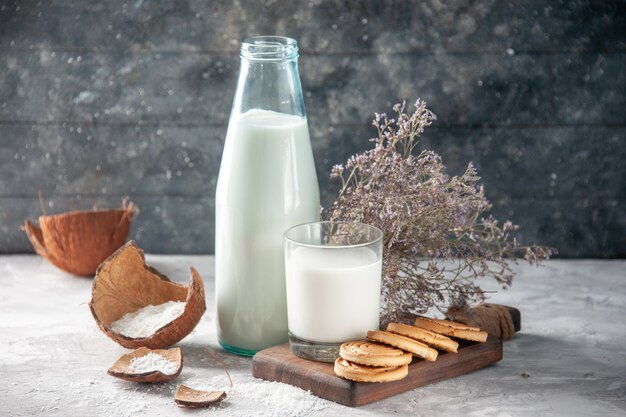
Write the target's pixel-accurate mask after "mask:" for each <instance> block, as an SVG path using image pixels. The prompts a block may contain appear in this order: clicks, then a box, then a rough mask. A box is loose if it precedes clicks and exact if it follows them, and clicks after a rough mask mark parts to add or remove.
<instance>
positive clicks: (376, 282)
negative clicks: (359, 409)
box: [285, 222, 383, 362]
mask: <svg viewBox="0 0 626 417" xmlns="http://www.w3.org/2000/svg"><path fill="white" fill-rule="evenodd" d="M382 253H383V232H382V231H381V230H380V229H378V228H376V227H373V226H370V225H367V224H363V223H344V222H314V223H305V224H301V225H298V226H294V227H292V228H290V229H289V230H287V231H286V232H285V277H286V288H287V319H288V327H289V344H290V346H291V350H292V351H293V353H294V354H296V355H298V356H300V357H303V358H306V359H312V360H317V361H323V362H333V361H334V360H335V359H337V357H338V356H339V346H340V345H341V344H342V343H343V342H346V341H349V340H359V339H363V338H365V336H366V335H367V331H368V330H378V327H379V311H380V290H381V270H382Z"/></svg>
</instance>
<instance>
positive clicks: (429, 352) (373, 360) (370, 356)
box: [334, 317, 487, 382]
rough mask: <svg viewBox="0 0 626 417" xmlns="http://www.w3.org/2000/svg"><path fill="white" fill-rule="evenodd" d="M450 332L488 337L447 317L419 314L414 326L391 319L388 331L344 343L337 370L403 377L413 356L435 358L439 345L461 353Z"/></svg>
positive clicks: (357, 376) (368, 378)
mask: <svg viewBox="0 0 626 417" xmlns="http://www.w3.org/2000/svg"><path fill="white" fill-rule="evenodd" d="M442 333H443V334H442ZM448 336H451V337H455V338H458V339H465V340H472V341H479V342H484V341H485V340H486V339H487V333H486V332H483V331H481V330H480V329H478V328H475V327H469V326H466V325H462V324H460V323H455V322H451V321H446V320H436V319H427V318H422V317H419V318H417V319H416V320H415V325H414V326H410V325H407V324H401V323H389V325H388V326H387V331H382V330H371V331H368V332H367V338H368V339H369V340H359V341H353V342H346V343H344V344H343V345H341V348H340V350H339V355H340V357H339V358H337V360H336V361H335V367H334V369H335V374H337V375H338V376H340V377H342V378H345V379H349V380H351V381H357V382H390V381H397V380H400V379H403V378H404V377H406V376H407V375H408V372H409V364H410V363H411V361H412V358H413V356H417V357H419V358H422V359H424V360H427V361H430V362H434V361H435V360H437V356H438V355H439V353H438V352H437V349H439V350H442V351H445V352H451V353H457V350H458V347H459V344H458V343H457V342H456V341H454V340H452V339H451V338H450V337H448Z"/></svg>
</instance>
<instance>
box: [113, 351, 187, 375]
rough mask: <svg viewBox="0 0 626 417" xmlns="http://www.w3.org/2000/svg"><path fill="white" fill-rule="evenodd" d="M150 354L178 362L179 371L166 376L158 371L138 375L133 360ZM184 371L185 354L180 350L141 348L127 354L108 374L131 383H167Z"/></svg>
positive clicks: (121, 357)
mask: <svg viewBox="0 0 626 417" xmlns="http://www.w3.org/2000/svg"><path fill="white" fill-rule="evenodd" d="M149 353H156V354H157V355H161V356H163V357H164V358H165V359H168V360H170V361H172V362H176V363H177V364H178V369H177V370H176V372H175V373H173V374H164V373H162V372H160V371H158V370H153V371H150V372H142V373H137V372H135V371H133V370H132V368H131V366H130V364H131V361H132V360H133V359H136V358H140V357H142V356H146V355H147V354H149ZM182 369H183V352H182V351H181V350H180V348H172V349H155V350H152V349H148V348H145V347H140V348H139V349H136V350H134V351H132V352H131V353H126V354H124V355H122V356H120V358H119V359H118V360H117V361H116V362H115V363H114V364H113V366H111V367H110V368H109V370H108V371H107V373H108V374H109V375H111V376H114V377H116V378H120V379H124V380H126V381H131V382H166V381H171V380H172V379H174V378H176V377H177V376H178V375H180V371H181V370H182Z"/></svg>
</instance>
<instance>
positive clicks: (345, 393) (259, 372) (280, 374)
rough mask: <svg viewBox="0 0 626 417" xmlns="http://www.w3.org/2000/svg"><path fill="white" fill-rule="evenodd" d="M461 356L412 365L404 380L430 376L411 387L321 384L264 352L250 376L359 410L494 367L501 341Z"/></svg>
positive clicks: (481, 345) (332, 381) (491, 340)
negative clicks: (394, 396) (414, 390)
mask: <svg viewBox="0 0 626 417" xmlns="http://www.w3.org/2000/svg"><path fill="white" fill-rule="evenodd" d="M270 349H272V348H270ZM461 352H462V353H460V355H462V357H461V356H457V354H452V353H451V354H446V355H442V356H441V357H440V359H439V362H426V361H419V362H417V363H415V364H413V365H411V366H410V368H409V376H407V378H411V376H412V375H415V374H416V373H420V372H422V373H425V374H426V375H430V376H431V377H429V378H426V379H425V380H423V381H421V382H419V383H413V384H407V382H409V381H410V379H409V381H407V379H406V378H405V379H403V380H400V381H395V382H387V383H385V384H384V385H381V384H378V383H357V382H352V381H347V380H344V379H341V378H330V380H329V379H327V378H323V377H322V378H323V379H324V380H323V381H321V380H316V379H315V378H303V377H302V375H300V374H299V373H298V372H297V369H296V368H293V369H290V368H289V367H288V366H286V364H285V363H284V362H283V361H282V360H281V359H280V358H278V357H274V356H271V355H270V354H268V353H267V352H266V351H261V352H258V353H257V354H256V355H255V356H254V358H253V360H252V376H253V377H255V378H260V379H264V380H267V381H276V382H282V383H286V384H289V385H294V386H296V387H298V388H301V389H303V390H305V391H310V392H311V393H312V394H313V395H315V396H318V397H320V398H324V399H326V400H329V401H334V402H336V403H339V404H342V405H345V406H348V407H360V406H363V405H366V404H370V403H373V402H376V401H380V400H383V399H385V398H389V397H390V396H393V395H397V394H401V393H403V392H406V391H410V390H413V389H416V388H420V387H423V386H426V385H430V384H434V383H437V382H440V381H442V380H446V379H450V378H454V377H457V376H460V375H464V374H467V373H469V372H472V371H475V370H478V369H481V368H484V367H486V366H489V365H491V364H493V363H496V362H498V361H500V360H501V359H502V357H503V349H502V341H501V340H500V339H498V338H497V337H495V336H489V338H488V339H487V342H485V343H476V344H472V345H470V346H466V347H463V348H462V350H461ZM468 356H469V358H468ZM442 362H443V364H442ZM468 364H469V366H468ZM435 367H437V368H438V369H437V372H433V373H429V371H430V369H431V368H435ZM442 367H443V369H442ZM314 375H315V373H312V376H314ZM329 383H330V384H331V385H330V386H329V385H328V384H329ZM381 388H382V389H381Z"/></svg>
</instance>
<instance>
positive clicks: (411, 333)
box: [387, 323, 459, 353]
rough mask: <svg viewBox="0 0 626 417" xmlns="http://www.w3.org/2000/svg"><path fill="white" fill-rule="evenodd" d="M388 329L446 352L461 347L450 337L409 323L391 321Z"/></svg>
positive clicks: (454, 351) (455, 350)
mask: <svg viewBox="0 0 626 417" xmlns="http://www.w3.org/2000/svg"><path fill="white" fill-rule="evenodd" d="M387 331H388V332H393V333H397V334H400V335H402V336H406V337H410V338H411V339H415V340H417V341H418V342H422V343H426V344H427V345H428V346H432V347H434V348H437V349H441V350H445V351H446V352H453V353H457V351H458V348H459V344H458V343H457V342H455V341H454V340H452V339H450V338H449V337H446V336H444V335H441V334H439V333H435V332H431V331H429V330H426V329H422V328H419V327H415V326H409V325H408V324H402V323H389V324H388V325H387Z"/></svg>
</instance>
